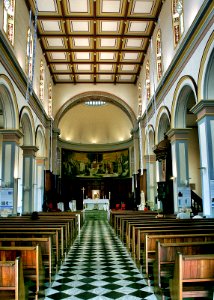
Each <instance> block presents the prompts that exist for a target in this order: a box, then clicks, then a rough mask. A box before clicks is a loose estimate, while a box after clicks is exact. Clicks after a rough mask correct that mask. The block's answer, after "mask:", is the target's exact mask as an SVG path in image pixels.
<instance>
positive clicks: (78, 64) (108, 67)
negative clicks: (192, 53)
mask: <svg viewBox="0 0 214 300" xmlns="http://www.w3.org/2000/svg"><path fill="white" fill-rule="evenodd" d="M25 1H26V3H27V5H28V8H29V10H30V9H31V10H32V12H33V13H35V0H25ZM37 4H38V18H37V20H38V38H39V40H40V43H41V47H42V50H43V52H44V55H45V58H46V60H47V64H48V66H49V67H50V72H51V73H52V75H53V80H54V83H68V82H71V83H75V82H78V83H84V82H93V83H96V82H98V83H99V82H102V83H103V82H108V83H109V82H111V83H115V84H116V83H117V82H118V83H136V81H137V78H138V76H139V72H140V69H141V68H140V66H141V65H142V64H143V60H144V54H146V51H147V49H148V46H149V40H150V38H151V35H152V33H153V30H154V27H155V23H156V22H157V20H158V16H159V12H160V10H161V6H162V1H161V0H96V1H95V0H61V1H58V0H45V1H44V0H37Z"/></svg>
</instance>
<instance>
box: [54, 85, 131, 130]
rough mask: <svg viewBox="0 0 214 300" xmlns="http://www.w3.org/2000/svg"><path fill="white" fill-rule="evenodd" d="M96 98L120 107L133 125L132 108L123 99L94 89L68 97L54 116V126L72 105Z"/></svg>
mask: <svg viewBox="0 0 214 300" xmlns="http://www.w3.org/2000/svg"><path fill="white" fill-rule="evenodd" d="M96 98H97V99H99V100H103V101H105V102H108V103H113V104H114V105H116V106H118V107H119V108H120V109H122V110H123V111H124V112H125V113H126V115H127V116H128V117H129V119H130V120H131V122H132V124H133V126H134V124H135V123H136V116H135V114H134V112H133V110H132V109H131V108H130V106H129V105H128V104H127V103H126V102H125V101H123V100H122V99H121V98H119V97H117V96H115V95H113V94H110V93H107V92H98V91H95V92H85V93H81V94H78V95H76V96H74V97H73V98H71V99H69V100H68V101H67V102H65V103H64V104H63V106H62V107H61V108H60V109H59V111H58V112H57V114H56V116H55V119H54V128H58V125H59V121H60V119H61V118H62V117H63V115H64V114H65V113H66V112H67V111H68V110H70V109H71V108H72V107H73V106H75V105H77V104H79V103H82V102H85V101H88V100H94V99H96Z"/></svg>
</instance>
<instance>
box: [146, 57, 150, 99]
mask: <svg viewBox="0 0 214 300" xmlns="http://www.w3.org/2000/svg"><path fill="white" fill-rule="evenodd" d="M150 97H151V88H150V66H149V60H147V62H146V99H147V101H149V99H150Z"/></svg>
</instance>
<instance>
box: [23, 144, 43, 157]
mask: <svg viewBox="0 0 214 300" xmlns="http://www.w3.org/2000/svg"><path fill="white" fill-rule="evenodd" d="M21 148H22V150H23V155H24V156H34V157H35V156H36V152H37V151H38V150H39V148H38V147H36V146H22V147H21Z"/></svg>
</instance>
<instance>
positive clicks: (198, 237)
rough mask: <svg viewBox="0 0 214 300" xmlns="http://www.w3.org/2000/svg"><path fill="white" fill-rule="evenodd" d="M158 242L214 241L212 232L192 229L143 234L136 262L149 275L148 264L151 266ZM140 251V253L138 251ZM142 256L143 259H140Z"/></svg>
mask: <svg viewBox="0 0 214 300" xmlns="http://www.w3.org/2000/svg"><path fill="white" fill-rule="evenodd" d="M157 241H159V242H160V243H165V244H166V243H168V244H169V243H185V242H186V243H187V242H197V243H200V242H212V241H213V242H214V233H207V232H204V233H203V234H202V233H197V231H195V232H194V231H192V233H189V234H188V233H187V232H182V233H179V232H177V233H175V232H174V234H172V233H170V234H169V233H168V232H167V233H165V234H163V232H161V233H160V234H159V235H158V234H155V235H152V234H149V233H145V235H144V247H143V249H141V248H139V249H138V251H137V252H138V256H137V257H138V260H137V264H139V265H141V266H142V268H143V270H144V272H145V273H146V274H147V277H149V266H152V264H153V262H154V261H155V258H156V253H157V247H156V242H157ZM141 251H142V253H141ZM139 252H140V253H139ZM141 257H143V259H141Z"/></svg>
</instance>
